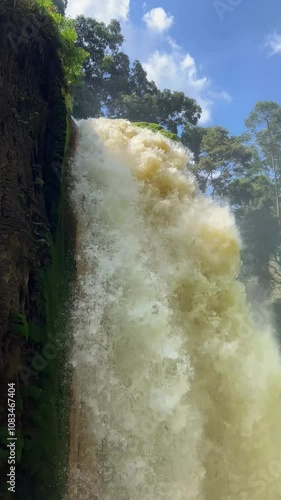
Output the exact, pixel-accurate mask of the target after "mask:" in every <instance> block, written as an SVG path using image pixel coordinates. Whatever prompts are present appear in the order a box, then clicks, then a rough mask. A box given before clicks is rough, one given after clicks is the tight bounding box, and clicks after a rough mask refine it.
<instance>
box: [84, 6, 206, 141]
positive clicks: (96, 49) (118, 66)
mask: <svg viewBox="0 0 281 500" xmlns="http://www.w3.org/2000/svg"><path fill="white" fill-rule="evenodd" d="M74 26H75V29H76V32H77V35H78V39H77V45H78V46H79V47H80V48H83V49H84V50H87V51H88V53H89V57H88V58H87V59H86V61H85V62H84V66H83V69H84V85H83V86H75V88H74V100H75V104H74V115H75V116H76V117H77V118H88V117H89V116H93V117H99V116H103V115H106V116H109V117H111V118H126V119H128V120H130V121H132V122H149V123H158V124H160V125H161V126H162V127H164V128H166V129H167V130H169V131H170V132H172V133H174V134H177V132H178V128H179V127H180V126H184V125H185V124H187V123H191V124H193V125H195V124H196V123H197V121H198V119H199V118H200V115H201V108H200V107H199V106H198V105H197V103H196V102H195V101H194V99H191V98H189V97H187V96H185V94H184V93H183V92H172V91H171V90H168V89H165V90H163V91H160V90H159V89H158V88H157V86H156V84H155V83H154V82H153V81H149V80H148V79H147V74H146V72H145V71H144V69H143V67H142V65H141V63H140V62H139V61H134V62H133V64H132V65H131V64H130V60H129V57H128V56H127V54H125V53H124V52H122V51H121V46H122V43H123V41H124V38H123V35H122V32H121V27H120V24H119V23H118V21H116V20H113V21H111V23H110V24H109V25H108V26H106V25H105V24H104V23H100V22H98V21H96V20H95V19H91V18H85V17H84V16H79V17H78V18H77V19H76V20H75V21H74Z"/></svg>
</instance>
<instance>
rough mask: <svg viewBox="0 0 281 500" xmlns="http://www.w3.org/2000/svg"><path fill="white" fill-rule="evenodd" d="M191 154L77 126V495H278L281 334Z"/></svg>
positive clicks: (145, 499) (155, 499)
mask: <svg viewBox="0 0 281 500" xmlns="http://www.w3.org/2000/svg"><path fill="white" fill-rule="evenodd" d="M188 161H190V158H189V154H188V152H187V151H185V150H184V149H183V148H181V147H180V146H178V145H176V144H174V143H172V142H170V141H169V140H168V139H166V138H165V137H163V136H162V135H161V134H160V133H157V134H154V133H153V132H151V131H149V130H143V129H139V128H137V127H135V126H133V125H132V124H131V123H129V122H127V121H124V120H106V119H98V120H82V121H81V122H79V138H78V145H77V150H76V154H75V159H74V162H73V165H72V175H73V179H74V188H73V193H72V199H73V202H74V206H75V211H76V217H77V224H78V248H77V253H78V257H77V258H78V266H79V273H80V277H79V283H78V285H77V294H76V295H77V301H76V307H75V311H74V314H73V330H74V353H73V365H74V367H75V377H76V382H75V384H76V392H77V394H78V396H77V401H76V404H77V405H81V408H83V418H82V419H81V420H80V428H79V431H77V432H78V441H80V448H81V447H82V448H83V450H82V451H81V449H80V455H81V456H82V454H83V458H81V457H80V458H81V460H80V462H79V464H78V465H77V469H78V471H77V476H78V477H77V484H79V485H80V486H79V487H78V488H77V491H76V493H75V498H77V499H80V498H81V499H82V498H83V499H85V500H86V499H90V500H93V499H100V500H160V499H165V500H255V499H260V500H269V499H270V500H277V499H280V498H281V406H280V392H281V364H280V359H279V352H278V346H277V343H276V341H275V339H274V336H273V335H272V332H271V330H270V328H269V327H267V326H266V325H257V324H255V320H254V318H253V315H252V312H251V310H250V308H249V306H248V304H247V302H246V298H245V291H244V287H243V286H242V285H241V284H240V283H239V282H238V281H237V280H236V277H237V274H238V272H239V249H240V241H239V235H238V233H237V230H236V227H235V224H234V221H233V217H232V216H231V214H230V212H229V210H228V209H227V208H225V207H219V206H216V205H215V204H214V203H213V202H211V201H210V200H209V199H207V198H204V197H203V196H202V195H201V194H200V192H199V191H198V189H197V186H196V183H195V181H194V178H193V177H192V176H191V175H190V174H189V173H188V172H187V171H186V164H187V162H188ZM81 443H83V445H81ZM82 452H83V453H82Z"/></svg>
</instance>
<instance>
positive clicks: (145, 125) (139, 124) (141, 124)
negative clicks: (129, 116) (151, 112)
mask: <svg viewBox="0 0 281 500" xmlns="http://www.w3.org/2000/svg"><path fill="white" fill-rule="evenodd" d="M133 124H134V125H136V126H137V127H140V128H148V129H149V130H152V132H161V134H163V135H164V136H165V137H167V138H168V139H170V140H171V141H176V142H180V138H179V137H178V136H177V135H176V134H172V132H168V130H166V129H164V127H161V125H158V124H157V123H147V122H133Z"/></svg>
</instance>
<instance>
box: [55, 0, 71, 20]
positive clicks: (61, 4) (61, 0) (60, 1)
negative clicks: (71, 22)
mask: <svg viewBox="0 0 281 500" xmlns="http://www.w3.org/2000/svg"><path fill="white" fill-rule="evenodd" d="M52 1H53V4H54V6H55V7H56V8H57V11H58V13H59V14H61V15H62V16H64V15H65V10H66V7H67V3H68V0H52Z"/></svg>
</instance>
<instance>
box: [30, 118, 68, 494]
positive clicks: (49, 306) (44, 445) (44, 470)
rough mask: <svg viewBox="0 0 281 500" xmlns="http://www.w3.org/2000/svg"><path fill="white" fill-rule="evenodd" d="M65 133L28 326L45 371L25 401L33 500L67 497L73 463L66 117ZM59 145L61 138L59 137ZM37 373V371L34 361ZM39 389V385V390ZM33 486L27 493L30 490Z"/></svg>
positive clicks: (38, 228)
mask: <svg viewBox="0 0 281 500" xmlns="http://www.w3.org/2000/svg"><path fill="white" fill-rule="evenodd" d="M64 127H65V132H64V133H61V134H60V139H61V145H60V148H57V150H59V151H60V154H61V152H62V159H63V161H62V163H61V168H60V172H61V175H60V180H59V181H60V182H58V185H57V199H56V197H54V198H53V200H54V203H55V205H54V206H55V210H53V211H52V213H51V215H52V229H53V230H52V235H51V233H50V232H49V231H48V230H47V229H48V228H43V227H38V226H37V232H38V235H37V236H38V238H39V239H42V231H43V230H44V231H45V235H46V236H45V239H46V240H47V242H48V249H49V254H50V263H49V265H48V266H47V267H45V268H43V269H41V270H38V274H37V282H38V284H39V288H40V294H41V300H40V304H41V322H40V324H39V323H38V322H34V321H30V322H29V325H28V326H29V341H32V342H36V344H37V346H38V347H37V349H38V356H39V357H40V358H41V361H42V360H43V365H42V366H43V368H42V370H39V372H38V373H37V377H38V376H39V380H38V382H36V378H35V379H34V380H31V381H30V385H29V386H28V387H26V388H25V390H24V392H23V394H24V400H25V402H26V404H27V405H28V406H29V411H28V413H27V414H26V417H25V420H24V441H25V443H24V448H23V452H22V464H24V473H25V475H26V477H27V478H28V477H29V478H30V477H33V493H32V500H33V498H34V499H37V498H44V499H46V500H58V499H61V498H62V495H63V491H64V488H65V486H66V474H67V472H66V471H67V464H68V442H69V436H68V432H69V429H68V421H69V415H68V409H67V408H68V401H69V390H70V387H69V383H68V382H69V378H68V382H65V379H64V377H65V373H66V371H67V358H68V346H69V344H70V341H69V340H70V339H69V310H70V300H71V287H72V282H73V278H74V275H75V266H74V232H75V231H74V225H73V224H72V216H71V212H70V207H69V203H68V201H67V196H66V192H67V186H66V184H67V178H66V175H65V168H66V163H67V159H68V154H69V153H68V151H69V149H70V144H71V127H72V123H71V119H70V117H68V116H67V113H65V126H64ZM56 141H58V139H57V138H56ZM30 368H31V369H32V370H35V371H36V370H37V371H38V366H37V365H36V362H34V359H33V361H32V363H31V367H30ZM37 384H38V385H37ZM28 487H29V486H28V481H27V483H26V485H25V484H23V488H24V489H25V490H26V491H28Z"/></svg>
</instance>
